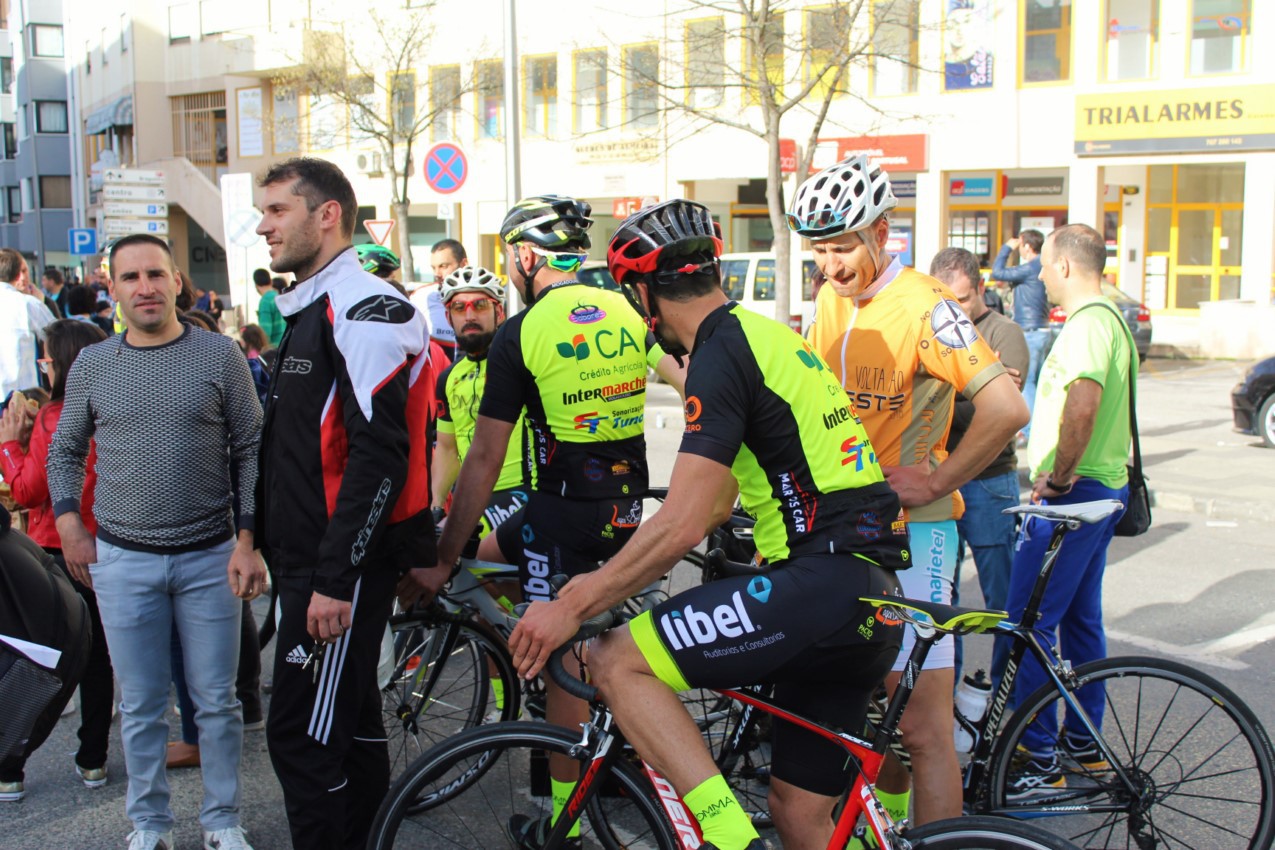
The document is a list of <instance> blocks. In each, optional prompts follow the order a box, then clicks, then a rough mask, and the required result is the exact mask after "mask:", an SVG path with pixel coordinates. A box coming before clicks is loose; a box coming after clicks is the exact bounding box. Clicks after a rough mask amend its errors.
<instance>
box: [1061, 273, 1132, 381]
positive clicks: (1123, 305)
mask: <svg viewBox="0 0 1275 850" xmlns="http://www.w3.org/2000/svg"><path fill="white" fill-rule="evenodd" d="M1102 294H1103V295H1105V296H1107V297H1108V298H1110V299H1111V300H1112V301H1113V302H1115V305H1116V309H1118V310H1119V311H1120V314H1121V315H1122V316H1124V321H1125V324H1126V325H1128V326H1129V331H1130V332H1131V333H1132V334H1133V344H1134V347H1135V348H1137V349H1138V362H1139V363H1141V362H1143V361H1145V360H1146V359H1147V352H1148V351H1150V350H1151V311H1150V310H1148V309H1147V305H1145V304H1143V303H1141V302H1140V301H1138V299H1136V298H1134V297H1133V296H1132V295H1128V294H1126V293H1124V292H1122V291H1121V290H1119V289H1117V288H1116V287H1115V286H1112V285H1111V284H1110V283H1107V282H1105V281H1104V282H1103V284H1102ZM1066 321H1067V311H1066V310H1064V309H1063V308H1061V307H1054V308H1053V309H1051V310H1050V311H1049V347H1050V348H1053V346H1054V340H1056V339H1057V338H1058V334H1059V333H1061V332H1062V328H1063V323H1064V322H1066Z"/></svg>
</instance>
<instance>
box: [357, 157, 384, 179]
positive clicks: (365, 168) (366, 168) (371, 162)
mask: <svg viewBox="0 0 1275 850" xmlns="http://www.w3.org/2000/svg"><path fill="white" fill-rule="evenodd" d="M354 167H355V169H356V170H357V171H358V172H359V173H360V174H368V175H375V174H381V173H382V172H383V169H382V168H381V152H380V151H360V152H359V153H357V154H355V155H354Z"/></svg>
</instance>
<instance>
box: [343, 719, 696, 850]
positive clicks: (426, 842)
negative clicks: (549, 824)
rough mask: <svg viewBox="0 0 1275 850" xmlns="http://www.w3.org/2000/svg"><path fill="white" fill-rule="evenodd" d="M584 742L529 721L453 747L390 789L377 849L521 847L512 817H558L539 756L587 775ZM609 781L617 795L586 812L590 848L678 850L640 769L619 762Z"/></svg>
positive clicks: (477, 734)
mask: <svg viewBox="0 0 1275 850" xmlns="http://www.w3.org/2000/svg"><path fill="white" fill-rule="evenodd" d="M579 743H580V733H579V732H569V731H567V730H566V729H562V728H559V727H557V726H549V725H547V724H544V723H529V722H519V723H497V724H491V725H484V726H481V727H479V728H477V729H470V730H469V731H467V732H462V733H461V734H459V735H456V736H455V737H453V738H450V739H448V740H447V741H444V742H443V743H441V744H439V745H438V746H436V747H434V748H432V749H430V750H429V751H428V752H426V753H425V755H423V756H422V757H421V758H419V759H418V760H417V761H416V762H415V763H413V764H412V766H411V768H410V769H409V770H408V771H407V772H406V773H404V774H403V775H402V776H400V777H399V779H398V780H397V781H396V782H395V783H394V784H393V786H391V788H390V791H389V793H388V794H387V795H386V797H385V800H384V801H383V802H382V803H381V808H380V809H379V810H378V811H377V814H376V819H375V820H374V821H373V823H372V830H371V835H370V837H369V841H368V847H369V850H414V848H430V850H435V848H447V847H464V848H475V847H482V848H502V847H508V848H513V847H515V844H514V842H513V841H512V839H510V838H509V836H508V833H507V829H506V824H507V823H508V820H509V818H510V817H511V816H512V815H515V814H519V815H528V814H529V815H531V816H532V817H540V816H545V815H547V814H548V813H549V812H550V811H551V805H552V804H551V801H550V798H549V795H548V793H547V790H548V789H547V783H548V779H547V770H546V771H545V773H544V775H543V776H538V775H537V769H536V767H535V766H534V765H535V764H536V763H537V761H536V759H538V756H535V755H534V753H536V752H540V753H546V754H548V753H555V754H560V755H565V756H568V757H570V758H575V759H577V760H578V761H579V762H580V764H581V767H582V768H584V767H585V766H587V764H588V762H587V758H588V754H587V753H576V752H575V750H576V748H577V745H578V744H579ZM605 781H614V783H615V788H616V789H617V790H615V791H614V792H611V794H609V795H608V796H602V792H599V795H598V796H596V797H595V798H594V801H595V803H596V804H595V805H590V806H588V807H587V812H586V815H585V816H584V817H582V818H581V820H580V827H581V835H582V837H583V838H584V840H585V846H590V845H594V844H601V845H602V846H604V847H606V848H608V850H622V848H650V850H676V848H677V847H678V846H679V845H678V843H677V838H676V836H675V835H674V834H673V829H672V826H671V825H670V823H669V821H668V819H667V818H666V816H665V814H664V811H663V809H662V808H661V807H660V804H659V802H658V801H657V800H656V799H655V798H654V792H653V791H652V789H651V786H650V784H649V783H648V782H647V781H646V779H645V778H644V777H643V776H642V774H640V773H639V772H638V771H637V769H636V768H634V767H633V765H631V764H628V763H627V762H625V761H624V760H623V759H622V760H620V761H618V762H616V764H615V766H614V769H613V770H612V772H611V774H610V776H609V777H607V778H605V779H604V783H605ZM541 792H544V793H541ZM621 841H622V842H623V843H621Z"/></svg>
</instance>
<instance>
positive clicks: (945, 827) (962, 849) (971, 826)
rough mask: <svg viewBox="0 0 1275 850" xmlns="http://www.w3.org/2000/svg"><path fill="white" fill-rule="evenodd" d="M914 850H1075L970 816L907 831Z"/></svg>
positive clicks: (1040, 833) (1012, 825)
mask: <svg viewBox="0 0 1275 850" xmlns="http://www.w3.org/2000/svg"><path fill="white" fill-rule="evenodd" d="M905 837H906V838H907V839H908V841H909V842H911V844H912V848H913V850H1077V848H1076V845H1075V844H1072V843H1071V842H1070V841H1066V840H1064V839H1062V838H1059V837H1058V836H1057V835H1052V834H1050V833H1048V832H1045V831H1044V830H1041V829H1037V828H1036V827H1034V826H1028V825H1027V824H1025V823H1021V822H1019V821H1015V820H1011V819H1009V818H988V817H978V816H970V817H963V818H948V819H947V820H940V821H934V822H933V823H927V824H926V825H925V826H918V827H916V828H914V829H909V830H908V831H907V833H906V836H905Z"/></svg>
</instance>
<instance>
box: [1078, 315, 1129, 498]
mask: <svg viewBox="0 0 1275 850" xmlns="http://www.w3.org/2000/svg"><path fill="white" fill-rule="evenodd" d="M1104 303H1105V305H1106V306H1107V307H1108V308H1110V310H1111V312H1112V313H1114V314H1115V316H1116V319H1117V320H1119V322H1120V327H1121V328H1122V329H1123V330H1124V332H1125V335H1126V336H1127V337H1128V339H1129V352H1130V355H1131V356H1132V358H1133V363H1132V364H1131V365H1130V366H1129V431H1130V435H1131V436H1132V438H1133V471H1134V474H1135V475H1137V477H1138V478H1141V477H1142V447H1141V446H1139V445H1138V402H1137V399H1136V398H1135V394H1136V390H1135V388H1134V382H1133V381H1134V376H1135V375H1136V374H1137V373H1138V347H1137V345H1136V344H1135V343H1134V340H1133V333H1132V332H1131V331H1130V330H1129V326H1128V325H1127V324H1125V320H1124V316H1123V315H1121V314H1120V311H1119V310H1117V309H1116V307H1115V305H1114V304H1112V303H1111V302H1110V301H1106V302H1103V301H1091V302H1089V303H1088V304H1086V305H1085V306H1084V307H1081V308H1080V309H1079V310H1077V311H1076V313H1080V312H1083V311H1084V310H1087V309H1089V308H1090V307H1096V306H1102V305H1103V304H1104ZM1076 313H1072V315H1073V316H1074V315H1076Z"/></svg>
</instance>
